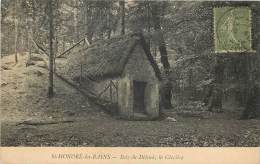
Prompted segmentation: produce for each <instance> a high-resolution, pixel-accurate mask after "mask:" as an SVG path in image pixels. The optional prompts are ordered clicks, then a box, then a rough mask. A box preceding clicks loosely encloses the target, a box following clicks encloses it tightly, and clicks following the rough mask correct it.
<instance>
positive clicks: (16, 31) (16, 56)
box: [14, 0, 18, 63]
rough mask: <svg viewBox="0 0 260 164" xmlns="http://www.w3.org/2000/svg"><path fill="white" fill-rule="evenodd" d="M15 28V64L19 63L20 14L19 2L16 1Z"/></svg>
mask: <svg viewBox="0 0 260 164" xmlns="http://www.w3.org/2000/svg"><path fill="white" fill-rule="evenodd" d="M14 28H15V34H14V35H15V39H14V48H15V56H14V57H15V63H18V54H17V49H18V45H17V42H18V12H17V0H15V16H14Z"/></svg>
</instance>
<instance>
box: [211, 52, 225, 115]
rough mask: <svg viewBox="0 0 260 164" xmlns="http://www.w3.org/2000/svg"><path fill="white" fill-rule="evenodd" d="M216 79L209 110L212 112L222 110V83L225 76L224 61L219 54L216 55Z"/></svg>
mask: <svg viewBox="0 0 260 164" xmlns="http://www.w3.org/2000/svg"><path fill="white" fill-rule="evenodd" d="M214 76H215V78H214V81H213V87H212V91H210V92H211V96H210V99H209V105H208V110H209V111H212V112H222V97H223V91H222V83H223V77H224V61H223V59H221V58H220V57H219V56H216V66H215V72H214Z"/></svg>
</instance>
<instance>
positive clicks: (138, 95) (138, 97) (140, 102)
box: [134, 81, 146, 114]
mask: <svg viewBox="0 0 260 164" xmlns="http://www.w3.org/2000/svg"><path fill="white" fill-rule="evenodd" d="M145 87H146V82H142V81H134V112H136V113H143V114H145V103H144V92H145Z"/></svg>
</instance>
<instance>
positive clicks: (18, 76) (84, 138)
mask: <svg viewBox="0 0 260 164" xmlns="http://www.w3.org/2000/svg"><path fill="white" fill-rule="evenodd" d="M12 61H13V56H7V57H4V58H3V59H2V60H1V62H2V65H1V67H2V68H1V143H2V145H3V146H260V137H259V135H260V120H257V119H253V120H247V121H241V120H236V119H235V118H233V119H232V118H231V119H227V118H222V117H217V118H216V117H210V118H204V119H203V118H198V117H183V116H179V115H174V114H173V116H174V117H175V118H176V119H177V122H171V121H167V120H162V121H125V120H118V119H115V118H113V117H111V116H109V115H107V114H106V113H104V112H103V111H102V110H101V109H99V108H98V107H97V106H95V105H93V104H92V103H90V102H89V101H88V100H87V99H86V98H85V97H83V96H82V95H80V94H79V93H78V92H77V91H76V90H75V89H73V88H71V87H70V86H69V85H67V84H66V83H64V82H63V81H61V80H59V79H57V78H55V82H54V84H55V93H56V94H55V96H54V98H52V99H48V98H47V88H48V76H47V75H48V74H47V71H46V70H45V69H43V68H41V67H39V66H37V65H33V66H29V67H25V61H26V56H20V61H19V63H18V64H17V65H15V64H14V62H12ZM3 66H4V67H3ZM68 120H69V121H68ZM24 121H27V122H41V123H43V124H37V125H33V124H19V123H21V122H24ZM64 121H65V122H64ZM66 121H68V122H66ZM46 122H47V123H50V124H44V123H46ZM53 122H55V123H53ZM18 124H19V125H18Z"/></svg>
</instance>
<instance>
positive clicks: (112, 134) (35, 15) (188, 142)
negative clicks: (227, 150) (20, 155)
mask: <svg viewBox="0 0 260 164" xmlns="http://www.w3.org/2000/svg"><path fill="white" fill-rule="evenodd" d="M0 75H1V88H0V92H1V102H0V108H1V116H0V118H1V132H0V134H1V146H2V147H61V148H62V147H185V148H188V147H214V148H216V147H255V148H256V147H260V1H171V0H163V1H159V0H158V1H156V0H1V71H0ZM122 152H123V151H122ZM58 156H59V155H57V154H56V155H55V154H54V155H53V154H52V158H58ZM86 157H89V158H94V157H93V156H86ZM121 157H122V156H121ZM121 157H120V158H121ZM123 157H125V158H128V156H123ZM123 157H122V158H123ZM159 157H160V156H159ZM159 157H158V158H159ZM102 158H112V157H110V156H106V157H105V156H103V157H102ZM115 158H116V157H115ZM129 158H130V157H129ZM131 158H132V157H131ZM143 158H148V157H146V156H144V157H143ZM149 158H155V159H156V158H157V157H149ZM165 158H166V157H165ZM167 158H169V159H170V158H181V156H178V157H176V156H174V157H172V156H170V155H169V156H167ZM258 159H259V158H258Z"/></svg>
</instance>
